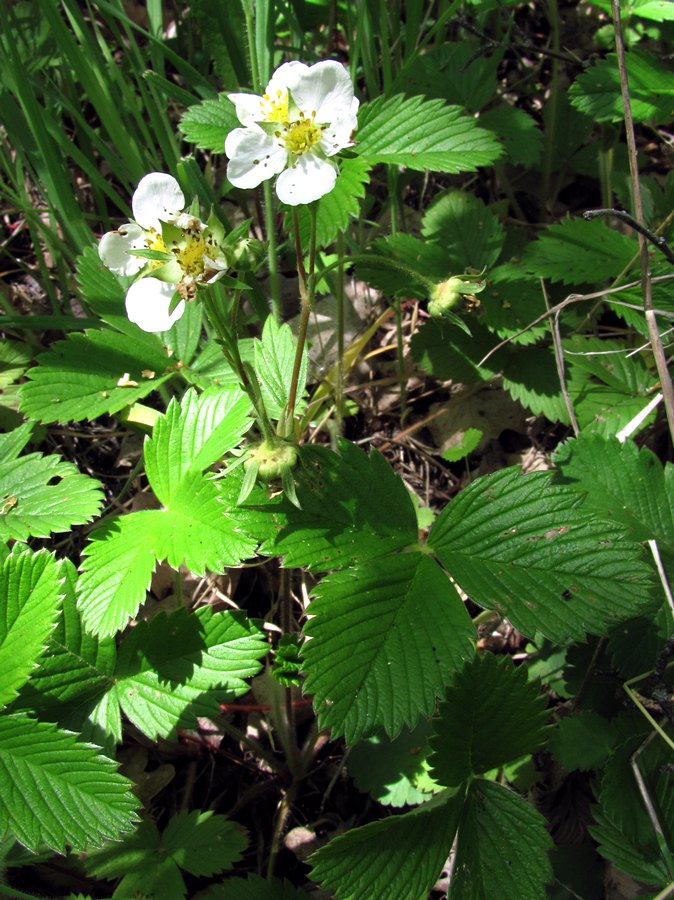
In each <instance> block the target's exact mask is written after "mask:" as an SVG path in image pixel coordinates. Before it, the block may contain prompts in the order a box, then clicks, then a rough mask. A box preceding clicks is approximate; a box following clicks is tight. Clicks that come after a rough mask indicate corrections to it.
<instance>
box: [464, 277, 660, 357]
mask: <svg viewBox="0 0 674 900" xmlns="http://www.w3.org/2000/svg"><path fill="white" fill-rule="evenodd" d="M672 280H674V275H659V276H658V277H657V278H653V279H652V283H653V284H659V283H660V282H662V281H672ZM640 284H641V281H630V282H629V284H621V285H620V286H619V287H614V288H605V289H604V290H603V291H593V292H592V293H590V294H569V296H568V297H565V298H564V300H562V301H561V302H560V303H557V304H556V305H555V306H552V307H550V309H549V310H546V312H544V313H541V314H540V316H538V317H537V318H535V319H534V320H533V321H531V322H529V324H528V325H525V326H524V328H521V329H520V330H519V331H517V332H515V334H511V335H510V336H509V337H507V338H505V339H504V340H502V341H500V342H499V343H498V344H496V346H495V347H492V349H491V350H490V351H489V353H487V354H485V356H483V357H482V359H481V360H480V361H479V363H478V364H477V365H478V367H479V366H482V365H484V363H486V362H487V360H488V359H489V358H490V357H492V356H493V355H494V353H497V352H498V351H499V350H500V349H501V348H502V347H505V346H506V345H507V344H509V343H510V342H511V341H513V340H514V339H515V338H518V337H519V336H520V335H522V334H526V333H527V331H529V330H530V329H531V328H535V327H536V325H539V324H540V323H541V322H544V321H545V320H546V319H548V318H549V317H550V316H553V315H555V314H556V313H557V312H558V311H559V310H562V309H565V308H566V307H567V306H571V304H572V303H580V302H582V301H586V300H601V299H602V298H604V297H607V296H609V295H610V294H619V293H620V292H621V291H627V290H629V289H630V288H633V287H639V285H640ZM610 302H612V303H616V304H617V305H618V306H626V307H627V308H628V309H638V310H641V309H643V307H642V306H637V305H636V304H634V303H625V302H624V301H622V300H611V301H610ZM655 312H656V313H657V314H658V315H659V316H669V317H674V313H672V312H671V311H669V312H668V311H667V310H661V309H657V310H655Z"/></svg>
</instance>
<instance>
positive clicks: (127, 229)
mask: <svg viewBox="0 0 674 900" xmlns="http://www.w3.org/2000/svg"><path fill="white" fill-rule="evenodd" d="M141 247H145V232H144V231H143V229H142V228H141V227H140V226H139V225H136V224H135V223H134V222H127V224H126V225H120V227H119V228H118V229H117V231H108V232H107V233H106V234H104V235H103V237H102V238H101V240H100V242H99V244H98V255H99V257H100V258H101V261H102V262H103V264H104V265H106V266H107V267H108V269H110V271H111V272H114V273H115V274H116V275H135V274H136V273H137V272H140V270H141V269H142V268H143V266H144V265H145V263H146V262H147V260H146V259H142V258H141V257H140V256H130V255H129V250H140V249H141Z"/></svg>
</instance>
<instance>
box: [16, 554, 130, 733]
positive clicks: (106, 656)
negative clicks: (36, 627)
mask: <svg viewBox="0 0 674 900" xmlns="http://www.w3.org/2000/svg"><path fill="white" fill-rule="evenodd" d="M59 574H60V575H61V576H62V577H63V582H62V590H63V593H64V597H63V605H62V609H61V614H60V616H59V619H58V621H57V623H56V627H55V628H54V629H53V630H52V631H51V633H50V635H49V637H48V639H47V645H46V651H45V653H44V654H43V656H42V657H41V658H40V661H39V664H38V666H37V668H36V669H35V671H34V672H33V673H32V675H31V678H30V681H29V682H28V683H27V684H26V685H25V686H24V688H23V690H22V691H21V693H20V695H19V698H18V699H17V701H15V703H14V708H15V709H16V708H20V709H26V710H28V709H33V710H35V711H36V712H38V713H39V714H40V717H41V718H44V719H47V721H53V720H55V721H57V723H58V724H59V725H61V727H65V728H72V729H73V730H74V729H75V728H77V730H78V731H81V730H82V714H83V711H84V714H85V715H86V710H87V709H88V708H90V707H91V706H92V704H93V703H95V702H96V700H97V698H100V697H101V696H103V695H104V694H105V692H106V691H107V690H108V688H109V687H110V685H111V679H112V674H113V671H114V668H115V659H116V655H117V654H116V649H115V642H114V640H113V639H112V638H108V639H103V640H100V641H99V640H98V639H97V638H93V637H91V636H90V635H88V634H87V633H86V632H85V631H83V629H82V623H81V621H80V617H79V615H78V612H77V608H76V605H75V582H76V578H77V573H76V571H75V567H74V566H73V564H72V563H71V562H70V561H68V560H64V561H63V562H62V563H61V564H60V573H59ZM78 716H79V721H78ZM54 717H56V718H55V719H54Z"/></svg>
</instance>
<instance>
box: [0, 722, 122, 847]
mask: <svg viewBox="0 0 674 900" xmlns="http://www.w3.org/2000/svg"><path fill="white" fill-rule="evenodd" d="M116 768H117V767H116V765H115V763H114V762H112V760H110V759H108V758H107V757H105V756H101V755H100V754H99V752H98V749H97V748H96V747H93V746H92V745H91V744H84V743H82V742H80V741H78V740H77V739H76V736H75V735H74V734H70V733H69V732H66V731H60V730H59V729H58V728H56V726H55V725H52V724H50V723H47V722H37V721H35V720H33V719H29V718H28V717H26V716H22V715H14V716H4V717H3V718H0V838H2V837H6V836H7V835H10V834H11V835H14V837H15V838H16V839H17V840H18V841H20V842H21V843H22V844H23V845H24V846H26V847H28V848H29V849H30V850H33V851H37V850H38V849H40V848H41V847H43V846H44V845H46V846H48V847H51V849H52V850H55V851H56V852H57V853H64V852H65V849H66V846H70V847H72V848H73V849H74V850H84V849H86V848H88V847H94V846H100V844H102V843H103V842H104V841H105V840H109V839H115V840H118V839H119V837H120V836H121V834H123V833H124V832H127V831H130V830H131V828H132V826H133V823H134V821H135V820H136V810H137V809H138V806H139V803H138V800H136V798H135V797H134V795H133V793H132V791H131V788H132V786H133V785H132V783H131V782H130V781H129V780H128V779H127V778H124V777H122V776H121V775H120V774H119V773H118V772H117V771H116Z"/></svg>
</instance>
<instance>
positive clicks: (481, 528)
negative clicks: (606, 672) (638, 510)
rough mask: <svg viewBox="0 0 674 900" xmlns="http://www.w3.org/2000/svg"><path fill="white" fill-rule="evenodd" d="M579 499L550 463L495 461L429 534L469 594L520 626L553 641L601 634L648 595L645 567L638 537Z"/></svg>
mask: <svg viewBox="0 0 674 900" xmlns="http://www.w3.org/2000/svg"><path fill="white" fill-rule="evenodd" d="M578 500H579V498H578V494H577V492H574V491H572V490H570V489H569V488H562V487H559V486H556V485H553V484H552V483H551V480H550V473H549V472H532V473H530V474H528V475H523V474H522V473H521V472H520V471H519V470H518V469H516V468H509V469H503V470H502V471H500V472H497V473H495V474H493V475H488V476H486V477H484V478H479V479H477V480H476V481H474V482H473V483H472V484H471V485H470V486H469V487H467V488H466V489H465V490H463V491H462V492H461V493H460V494H459V495H458V496H457V497H456V498H455V499H454V500H452V502H451V503H449V504H448V505H447V506H446V507H445V509H444V510H443V511H442V513H441V514H440V515H439V517H438V518H437V519H436V521H435V524H434V525H433V527H432V529H431V533H430V535H429V538H428V543H429V545H430V547H431V548H432V549H433V550H434V551H435V553H436V554H437V556H438V558H439V559H440V561H441V562H442V563H443V565H444V566H445V567H446V568H447V571H448V572H449V573H450V574H451V575H452V577H453V578H454V579H455V580H456V581H457V582H458V584H459V585H460V586H461V587H462V588H463V589H464V590H465V591H466V593H467V594H468V595H469V596H470V597H471V599H472V600H473V601H474V602H475V603H478V604H479V605H480V606H484V607H486V608H489V609H492V608H493V609H497V610H498V611H499V612H500V613H501V614H502V615H504V616H507V617H508V618H509V619H510V621H511V622H512V623H513V625H515V627H516V628H518V629H519V630H520V631H522V632H523V633H524V634H526V635H529V636H531V637H533V635H534V634H535V633H536V631H540V632H541V634H543V635H544V636H546V637H549V638H550V639H551V640H554V641H557V642H558V643H566V642H567V641H569V640H573V639H582V638H583V637H584V635H585V633H586V632H589V633H591V634H597V633H599V634H602V633H604V632H605V631H606V629H607V628H608V626H609V625H610V624H613V623H614V622H615V621H617V620H619V619H621V618H627V617H628V616H631V615H635V614H636V612H637V611H638V610H639V609H640V608H641V607H642V606H643V605H644V604H645V603H647V602H648V586H649V582H650V574H649V568H648V566H647V565H646V564H645V562H644V561H643V557H642V554H641V551H640V548H639V545H638V544H635V543H633V542H630V541H627V540H625V539H624V532H623V530H622V529H621V528H617V527H615V526H611V525H610V524H609V523H606V522H604V521H602V520H597V519H594V518H592V517H591V516H590V515H588V514H587V513H584V512H583V511H582V510H580V509H578Z"/></svg>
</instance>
